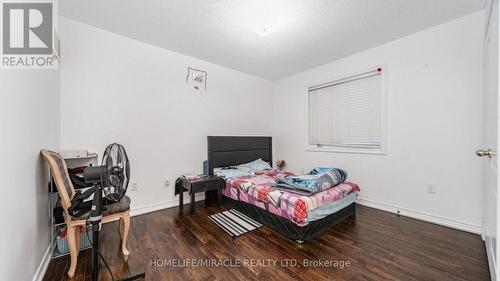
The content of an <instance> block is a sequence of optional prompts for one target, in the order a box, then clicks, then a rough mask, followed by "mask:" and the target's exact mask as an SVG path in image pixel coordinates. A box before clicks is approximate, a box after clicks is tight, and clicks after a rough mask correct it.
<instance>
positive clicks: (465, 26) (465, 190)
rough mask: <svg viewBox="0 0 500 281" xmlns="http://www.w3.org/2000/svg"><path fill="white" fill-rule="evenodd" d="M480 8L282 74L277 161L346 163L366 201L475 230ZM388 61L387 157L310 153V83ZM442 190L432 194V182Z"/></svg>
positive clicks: (295, 166) (297, 165) (277, 93)
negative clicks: (428, 186) (429, 189)
mask: <svg viewBox="0 0 500 281" xmlns="http://www.w3.org/2000/svg"><path fill="white" fill-rule="evenodd" d="M483 22H484V15H483V12H478V13H474V14H471V15H468V16H466V17H463V18H460V19H457V20H454V21H451V22H449V23H445V24H443V25H439V26H436V27H433V28H431V29H428V30H424V31H422V32H418V33H416V34H413V35H410V36H407V37H404V38H401V39H399V40H396V41H393V42H390V43H387V44H384V45H382V46H379V47H376V48H373V49H370V50H367V51H364V52H361V53H359V54H356V55H353V56H350V57H347V58H344V59H341V60H338V61H335V62H332V63H329V64H326V65H323V66H321V67H317V68H314V69H311V70H309V71H306V72H303V73H300V74H297V75H294V76H292V77H288V78H285V79H283V80H280V81H278V82H276V83H275V84H274V85H273V86H274V90H273V91H274V92H273V93H274V95H273V96H274V97H273V98H274V102H273V104H274V113H275V115H274V119H273V120H274V129H273V135H274V147H275V159H285V160H286V161H287V163H288V168H290V169H291V170H294V171H296V172H301V170H302V169H305V170H307V169H309V168H310V167H313V166H316V165H328V166H332V165H333V166H337V167H342V168H345V169H346V170H347V171H349V175H350V179H351V180H352V181H355V182H358V183H359V184H360V186H361V188H362V192H361V195H360V196H361V198H362V199H363V200H361V201H362V202H364V203H365V204H369V205H372V206H376V207H379V208H384V209H387V210H392V211H396V210H401V211H402V213H404V214H408V215H412V216H415V217H419V218H423V219H427V220H432V221H435V222H439V223H442V224H448V225H452V226H455V227H459V228H462V229H468V230H472V231H479V226H480V224H481V207H480V204H481V201H480V198H481V178H480V160H479V159H478V158H477V157H475V156H474V150H475V149H477V148H478V146H479V145H480V144H481V131H480V130H481V83H482V80H481V79H482V74H481V73H482V65H481V61H482V34H483ZM381 64H386V65H387V67H388V69H387V71H388V75H387V77H388V92H387V95H388V112H387V114H388V135H387V137H388V154H387V155H386V156H383V155H367V154H342V153H327V152H308V151H304V148H305V143H306V141H305V139H306V138H305V137H304V134H305V132H306V125H307V124H306V123H307V103H306V101H307V88H308V87H309V86H312V85H315V84H317V83H318V82H324V81H328V80H329V79H333V78H335V77H339V76H342V75H345V74H351V73H353V72H356V71H359V70H364V69H366V68H367V67H371V66H374V65H381ZM428 183H434V184H436V185H437V193H436V194H434V195H431V194H428V193H426V188H425V186H426V184H428Z"/></svg>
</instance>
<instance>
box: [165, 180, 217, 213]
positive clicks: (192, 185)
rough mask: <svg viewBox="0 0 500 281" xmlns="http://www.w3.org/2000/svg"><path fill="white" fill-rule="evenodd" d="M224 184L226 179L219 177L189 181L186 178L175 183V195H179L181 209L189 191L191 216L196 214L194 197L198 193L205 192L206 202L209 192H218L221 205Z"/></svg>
mask: <svg viewBox="0 0 500 281" xmlns="http://www.w3.org/2000/svg"><path fill="white" fill-rule="evenodd" d="M224 184H225V181H224V179H223V178H220V177H217V176H204V177H201V178H198V179H194V180H187V179H186V178H185V177H180V178H178V179H177V180H176V181H175V194H179V208H182V206H183V205H184V195H183V193H184V191H188V192H189V194H190V196H191V204H190V205H191V207H190V210H191V214H194V195H195V194H196V193H198V192H205V201H206V200H207V199H208V197H209V196H208V192H209V191H217V198H218V201H219V204H221V203H222V188H224Z"/></svg>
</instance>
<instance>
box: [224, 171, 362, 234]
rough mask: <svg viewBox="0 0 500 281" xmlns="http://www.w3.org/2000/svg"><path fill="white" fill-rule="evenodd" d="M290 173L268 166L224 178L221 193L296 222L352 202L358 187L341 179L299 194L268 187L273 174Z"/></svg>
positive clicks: (302, 222) (286, 174)
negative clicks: (234, 176)
mask: <svg viewBox="0 0 500 281" xmlns="http://www.w3.org/2000/svg"><path fill="white" fill-rule="evenodd" d="M289 175H291V173H287V172H283V171H279V170H269V171H263V172H259V173H256V174H255V175H252V176H244V177H236V178H230V179H227V180H226V188H225V189H224V190H223V194H224V196H226V197H229V198H231V199H233V200H236V201H242V202H245V203H248V204H251V205H254V206H256V207H259V208H261V209H265V210H266V211H268V212H270V213H272V214H275V215H278V216H280V217H282V218H285V219H287V220H289V221H291V222H293V223H294V224H296V225H297V226H306V225H307V224H308V223H309V222H311V221H315V220H318V219H321V218H324V217H326V216H328V215H330V214H332V213H335V212H338V211H339V210H341V209H342V208H345V207H347V206H349V205H350V204H352V203H353V202H354V201H355V199H356V192H357V191H359V187H358V186H357V185H356V184H354V183H351V182H344V183H341V184H339V185H337V186H335V187H332V188H330V189H327V190H324V191H321V192H319V193H316V194H314V195H309V196H306V195H299V194H295V193H291V192H287V191H282V190H277V189H274V188H273V187H272V184H274V183H275V181H276V179H277V178H280V177H286V176H289Z"/></svg>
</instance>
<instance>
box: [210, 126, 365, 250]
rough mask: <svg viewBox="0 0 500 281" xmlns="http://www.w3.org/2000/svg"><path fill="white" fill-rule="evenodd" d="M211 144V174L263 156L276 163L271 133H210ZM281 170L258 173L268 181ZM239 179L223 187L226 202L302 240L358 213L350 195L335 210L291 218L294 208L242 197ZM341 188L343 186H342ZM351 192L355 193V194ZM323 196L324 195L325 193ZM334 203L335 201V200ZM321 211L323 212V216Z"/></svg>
mask: <svg viewBox="0 0 500 281" xmlns="http://www.w3.org/2000/svg"><path fill="white" fill-rule="evenodd" d="M207 148H208V168H209V173H210V174H213V173H214V169H215V168H218V167H228V166H236V165H239V164H242V163H247V162H251V161H253V160H255V159H262V160H264V161H266V162H268V163H270V164H271V165H272V163H273V161H272V138H271V137H241V136H208V138H207ZM277 173H280V172H279V171H274V170H273V171H268V172H263V173H259V174H258V175H256V176H258V177H260V179H261V180H263V182H266V180H267V181H269V180H271V179H272V178H273V177H275V176H282V175H278V174H277ZM266 177H268V178H269V179H267V178H266ZM238 180H239V179H228V180H226V188H225V190H224V191H223V194H224V200H225V202H228V203H229V205H230V206H231V207H233V208H235V209H237V210H238V211H240V212H243V213H244V214H246V215H248V216H249V217H251V218H253V219H255V220H257V221H259V222H261V223H262V224H264V225H266V226H268V227H270V228H271V229H273V230H274V231H276V232H278V233H280V234H282V235H284V236H286V237H288V238H289V239H292V240H295V241H297V242H299V243H302V242H304V241H310V240H312V239H314V238H315V237H318V236H319V235H321V234H323V233H324V232H325V231H327V230H328V229H329V228H331V227H332V226H334V225H335V224H337V223H339V222H340V221H342V220H344V219H346V218H347V217H350V216H353V215H355V213H356V203H355V202H354V200H355V198H354V200H353V199H352V198H351V199H349V200H350V201H346V200H348V199H347V198H344V199H343V200H344V201H345V202H344V203H343V204H344V205H339V204H337V205H339V206H340V207H339V206H337V210H336V211H335V212H333V213H328V214H326V215H325V214H323V215H321V214H313V215H314V216H316V217H315V219H314V220H313V219H311V220H307V219H306V220H305V221H297V220H296V218H294V219H292V218H291V213H290V212H288V213H287V212H285V211H280V210H277V208H274V207H275V206H272V205H271V204H266V203H262V202H259V203H256V202H254V201H252V200H248V199H247V198H244V197H240V195H239V194H238V195H236V193H239V191H238V190H237V189H235V187H236V184H238V182H237V181H238ZM249 180H255V179H249ZM235 182H236V183H235ZM344 187H346V186H344ZM346 188H348V187H346ZM339 189H342V186H341V187H339ZM350 195H351V197H352V194H350ZM255 197H257V195H256V196H255ZM319 197H322V198H323V197H325V196H318V198H319ZM342 197H344V196H342ZM339 202H340V200H339ZM330 203H331V204H333V202H330ZM331 204H330V205H331ZM329 208H330V207H329ZM318 215H320V216H319V218H318Z"/></svg>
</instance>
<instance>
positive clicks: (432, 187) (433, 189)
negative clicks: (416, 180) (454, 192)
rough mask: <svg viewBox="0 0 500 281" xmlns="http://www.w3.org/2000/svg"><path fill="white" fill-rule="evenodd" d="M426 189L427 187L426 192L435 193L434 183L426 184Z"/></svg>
mask: <svg viewBox="0 0 500 281" xmlns="http://www.w3.org/2000/svg"><path fill="white" fill-rule="evenodd" d="M426 189H427V193H431V194H434V193H436V185H435V184H432V183H430V184H427V185H426Z"/></svg>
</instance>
